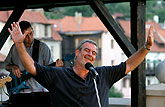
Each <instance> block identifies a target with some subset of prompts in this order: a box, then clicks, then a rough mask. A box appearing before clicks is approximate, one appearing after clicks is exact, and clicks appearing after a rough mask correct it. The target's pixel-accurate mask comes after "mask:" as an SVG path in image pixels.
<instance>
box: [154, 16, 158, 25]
mask: <svg viewBox="0 0 165 107" xmlns="http://www.w3.org/2000/svg"><path fill="white" fill-rule="evenodd" d="M153 20H154V21H155V22H156V23H159V16H158V15H154V17H153Z"/></svg>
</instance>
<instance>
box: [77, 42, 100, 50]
mask: <svg viewBox="0 0 165 107" xmlns="http://www.w3.org/2000/svg"><path fill="white" fill-rule="evenodd" d="M84 43H91V44H93V45H95V46H96V48H97V43H96V42H95V41H93V40H90V39H83V40H82V41H81V42H80V43H79V45H78V46H77V48H76V50H77V49H78V50H80V51H81V49H82V45H83V44H84Z"/></svg>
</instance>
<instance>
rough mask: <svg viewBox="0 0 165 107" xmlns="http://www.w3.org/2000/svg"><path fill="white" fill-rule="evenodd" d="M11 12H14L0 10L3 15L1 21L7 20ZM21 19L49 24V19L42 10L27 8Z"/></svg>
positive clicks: (0, 14)
mask: <svg viewBox="0 0 165 107" xmlns="http://www.w3.org/2000/svg"><path fill="white" fill-rule="evenodd" d="M11 13H12V11H0V16H1V17H0V21H1V22H7V20H8V18H9V16H10V15H11ZM21 20H27V21H29V22H31V23H42V24H48V21H47V19H46V17H45V16H44V14H43V12H42V11H35V12H34V11H28V10H25V11H24V13H23V15H22V16H21V18H20V20H19V21H21Z"/></svg>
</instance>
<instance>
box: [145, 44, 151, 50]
mask: <svg viewBox="0 0 165 107" xmlns="http://www.w3.org/2000/svg"><path fill="white" fill-rule="evenodd" d="M143 48H144V49H146V50H148V51H150V50H151V49H150V48H148V47H146V45H144V46H143Z"/></svg>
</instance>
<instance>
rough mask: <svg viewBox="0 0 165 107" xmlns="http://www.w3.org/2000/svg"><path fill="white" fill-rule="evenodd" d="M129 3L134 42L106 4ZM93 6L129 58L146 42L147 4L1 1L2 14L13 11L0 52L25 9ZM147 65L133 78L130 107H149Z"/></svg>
mask: <svg viewBox="0 0 165 107" xmlns="http://www.w3.org/2000/svg"><path fill="white" fill-rule="evenodd" d="M121 2H128V3H130V9H131V12H130V13H131V42H130V41H129V40H128V39H127V37H126V36H125V34H124V32H123V31H122V30H121V28H120V26H119V25H118V24H117V23H116V21H115V20H114V19H113V17H112V15H111V14H110V13H109V11H108V10H107V8H106V6H105V3H121ZM76 5H90V6H91V8H92V9H93V10H94V11H95V13H96V14H97V16H98V17H99V18H100V19H101V21H102V22H103V24H104V25H105V26H106V28H107V29H108V30H109V32H110V33H111V34H112V36H113V37H114V39H115V40H116V41H117V43H118V44H119V46H120V47H121V49H122V50H123V51H124V53H125V54H126V55H127V57H130V56H131V55H132V54H133V53H135V52H136V50H138V49H139V48H140V47H142V46H143V44H144V42H145V8H146V0H22V1H20V0H1V1H0V11H4V10H13V13H12V14H11V16H10V17H9V19H8V21H7V23H6V24H5V26H4V27H3V29H2V31H1V33H0V49H1V48H2V46H3V45H4V43H5V41H6V40H7V38H8V36H9V32H8V30H7V29H8V28H10V25H11V23H12V22H17V21H18V20H19V18H20V17H21V15H22V14H23V12H24V10H25V9H36V8H45V9H49V8H54V7H64V6H76ZM145 90H146V89H145V66H144V61H143V62H142V64H141V65H140V66H139V67H138V68H136V69H135V70H134V71H133V72H132V74H131V106H132V107H146V97H145V96H146V92H145Z"/></svg>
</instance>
